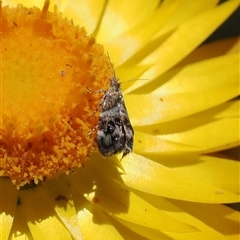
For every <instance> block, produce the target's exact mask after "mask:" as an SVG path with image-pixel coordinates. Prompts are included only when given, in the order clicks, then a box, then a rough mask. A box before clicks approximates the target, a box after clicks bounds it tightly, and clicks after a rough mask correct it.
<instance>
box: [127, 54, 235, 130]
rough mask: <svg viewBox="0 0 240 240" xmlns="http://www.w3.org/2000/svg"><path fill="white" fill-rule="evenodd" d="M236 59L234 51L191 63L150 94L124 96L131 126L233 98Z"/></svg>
mask: <svg viewBox="0 0 240 240" xmlns="http://www.w3.org/2000/svg"><path fill="white" fill-rule="evenodd" d="M238 60H239V58H238V54H231V55H227V56H224V57H218V58H214V59H211V60H206V61H203V62H199V63H196V64H192V65H189V66H188V67H186V68H184V69H183V70H182V71H181V72H179V73H178V74H177V75H176V76H175V77H174V78H172V79H171V80H170V81H168V82H167V83H166V84H164V85H162V86H160V87H159V88H158V89H157V90H155V91H154V92H153V93H152V94H151V95H149V94H142V95H139V94H129V95H126V96H125V102H126V105H127V108H128V111H129V115H130V116H131V121H132V123H133V125H138V126H141V125H150V124H154V123H158V122H165V121H169V120H173V119H178V118H180V117H184V116H187V115H190V114H193V113H196V112H199V111H202V110H205V109H207V108H210V107H213V106H216V105H218V104H220V103H222V102H225V101H227V100H229V99H232V98H234V97H235V96H237V95H238V94H239V88H238V85H239V72H238V64H239V63H238ZM215 69H218V71H216V70H215ZM157 84H158V85H159V83H157V82H156V83H155V85H157ZM147 88H148V87H147V86H146V87H145V89H147ZM144 91H146V90H144ZM213 94H214V97H213ZM140 102H141V107H140V108H136V106H137V105H138V103H140Z"/></svg>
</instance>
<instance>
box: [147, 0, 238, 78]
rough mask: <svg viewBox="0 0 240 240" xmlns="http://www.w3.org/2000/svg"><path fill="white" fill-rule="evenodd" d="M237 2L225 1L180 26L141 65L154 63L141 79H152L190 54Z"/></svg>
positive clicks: (233, 8) (236, 5) (235, 6)
mask: <svg viewBox="0 0 240 240" xmlns="http://www.w3.org/2000/svg"><path fill="white" fill-rule="evenodd" d="M238 5H239V1H238V0H233V1H227V2H225V3H223V4H221V5H219V6H217V7H216V8H214V9H212V10H209V11H207V12H205V13H203V14H200V15H198V16H196V17H195V18H192V19H191V20H189V21H188V22H186V23H184V24H182V25H181V26H180V27H179V28H178V29H177V30H176V31H175V32H174V33H173V34H172V35H171V36H170V37H169V38H168V39H167V40H166V41H165V42H164V43H163V44H161V45H160V47H159V49H157V50H156V51H154V53H153V54H150V55H149V56H148V57H147V58H146V60H144V61H143V64H145V63H146V64H151V63H155V65H154V67H153V68H151V69H149V71H147V72H146V73H145V74H144V75H143V78H150V79H151V78H154V77H156V76H159V75H161V74H162V73H164V72H166V71H167V70H169V69H170V68H171V67H173V66H174V65H175V64H176V63H178V62H179V61H181V60H182V59H183V58H184V57H186V56H187V55H188V54H189V53H191V52H192V51H193V50H194V49H195V48H196V47H197V46H198V45H199V44H200V43H201V42H202V41H204V40H205V39H206V38H207V37H208V36H209V35H210V34H211V33H212V32H213V31H214V30H215V29H216V28H217V27H218V26H219V25H220V24H221V23H222V22H223V21H225V19H226V18H227V17H228V16H229V15H230V14H231V13H232V12H233V11H234V10H235V9H236V8H237V7H238Z"/></svg>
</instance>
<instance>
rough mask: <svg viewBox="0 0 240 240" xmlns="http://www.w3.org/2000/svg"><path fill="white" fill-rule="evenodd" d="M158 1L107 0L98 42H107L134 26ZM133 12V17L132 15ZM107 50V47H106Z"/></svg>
mask: <svg viewBox="0 0 240 240" xmlns="http://www.w3.org/2000/svg"><path fill="white" fill-rule="evenodd" d="M158 4H159V1H157V0H150V1H148V4H146V3H145V2H144V1H138V0H132V1H128V0H122V1H108V4H107V6H106V9H105V12H104V16H103V19H102V23H101V26H100V28H99V32H98V33H97V36H96V37H97V39H98V41H99V42H102V43H104V42H109V40H110V39H113V38H114V37H115V36H117V35H119V34H120V33H122V32H124V31H126V30H128V29H130V28H132V27H134V26H135V25H136V24H138V23H139V22H142V21H143V20H144V19H145V18H146V17H148V16H149V15H151V14H152V12H153V11H154V10H155V9H156V8H157V6H158ZM133 13H135V14H134V17H133ZM106 49H107V51H109V49H108V48H106Z"/></svg>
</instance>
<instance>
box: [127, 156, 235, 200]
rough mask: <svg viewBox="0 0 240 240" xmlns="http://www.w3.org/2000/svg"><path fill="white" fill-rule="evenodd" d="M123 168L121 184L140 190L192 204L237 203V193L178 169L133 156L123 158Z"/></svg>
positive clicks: (180, 160)
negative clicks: (122, 181) (197, 178)
mask: <svg viewBox="0 0 240 240" xmlns="http://www.w3.org/2000/svg"><path fill="white" fill-rule="evenodd" d="M175 158H177V156H175ZM178 158H179V164H181V162H182V161H183V160H182V159H184V158H186V159H191V158H190V154H189V155H187V154H186V155H183V156H182V157H181V156H179V157H178ZM194 159H195V161H193V162H195V164H196V163H198V161H196V157H195V158H193V160H194ZM191 160H192V159H191ZM192 164H193V163H192ZM123 166H124V169H125V171H126V174H124V175H123V176H122V177H123V179H124V182H125V183H126V185H127V186H130V187H132V188H134V189H137V190H139V191H143V192H147V193H150V194H155V195H158V196H164V197H168V198H174V199H180V200H186V201H193V202H206V203H227V202H229V203H230V202H237V201H239V195H238V194H234V193H232V192H228V191H227V190H225V189H222V188H221V187H222V185H221V184H219V185H218V184H217V183H216V186H214V185H212V184H209V182H204V181H201V180H196V179H195V176H194V175H193V174H190V175H189V174H188V173H187V174H185V173H184V172H181V171H178V170H177V168H173V169H172V168H168V167H165V166H163V165H161V164H158V163H156V162H154V161H151V160H150V159H146V158H144V157H142V156H138V155H135V154H133V153H132V154H131V155H129V156H127V157H126V158H124V160H123ZM130 173H131V174H130ZM153 183H158V184H153Z"/></svg>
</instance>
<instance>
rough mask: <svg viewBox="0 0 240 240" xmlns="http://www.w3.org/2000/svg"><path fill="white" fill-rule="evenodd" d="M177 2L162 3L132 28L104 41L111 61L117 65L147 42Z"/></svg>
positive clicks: (168, 16) (166, 18) (169, 14)
mask: <svg viewBox="0 0 240 240" xmlns="http://www.w3.org/2000/svg"><path fill="white" fill-rule="evenodd" d="M177 2H178V0H173V1H168V2H167V3H166V4H162V5H161V6H160V7H159V8H158V9H157V10H156V11H155V12H153V14H152V15H150V16H148V18H147V19H145V20H144V22H141V23H139V24H138V25H137V26H134V27H133V28H132V29H131V28H130V30H128V31H126V32H124V33H122V34H121V35H118V36H117V37H115V38H113V39H111V40H110V41H108V42H107V43H105V44H104V45H105V47H106V49H107V50H108V51H109V53H110V55H111V59H112V61H113V62H114V63H116V64H118V65H119V64H122V63H123V62H124V61H125V60H126V59H127V58H129V56H131V55H133V54H134V53H136V52H137V51H139V50H140V49H141V48H142V47H143V45H145V44H147V43H148V42H149V40H150V38H152V37H153V36H154V35H155V34H156V32H158V31H159V29H161V27H162V26H163V25H164V23H165V22H166V21H167V20H168V19H169V18H170V16H171V15H172V14H173V13H174V11H175V9H176V7H177ZM131 14H132V12H131ZM128 29H129V28H128Z"/></svg>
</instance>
